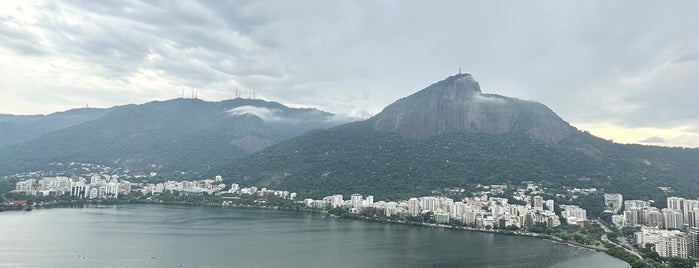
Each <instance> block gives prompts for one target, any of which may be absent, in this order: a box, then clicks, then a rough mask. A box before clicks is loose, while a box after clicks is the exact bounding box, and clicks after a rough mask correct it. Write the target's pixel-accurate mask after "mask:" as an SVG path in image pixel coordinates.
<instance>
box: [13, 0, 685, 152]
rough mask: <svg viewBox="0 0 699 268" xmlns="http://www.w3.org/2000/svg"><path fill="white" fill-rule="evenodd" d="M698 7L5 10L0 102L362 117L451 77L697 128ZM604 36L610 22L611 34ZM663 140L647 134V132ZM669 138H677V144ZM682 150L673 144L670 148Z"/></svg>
mask: <svg viewBox="0 0 699 268" xmlns="http://www.w3.org/2000/svg"><path fill="white" fill-rule="evenodd" d="M697 9H699V2H691V1H686V2H676V3H673V4H669V5H668V4H665V3H656V2H652V1H648V2H644V3H643V4H640V5H639V4H638V3H637V2H635V1H623V0H622V1H613V2H611V1H608V2H566V3H563V2H561V3H551V2H538V1H534V2H526V3H524V2H520V1H507V3H506V4H503V3H493V2H455V3H453V2H449V3H448V2H436V3H425V2H418V1H401V2H395V1H366V2H341V3H337V2H328V1H314V0H312V1H304V2H303V3H296V2H266V1H204V2H198V1H183V2H180V1H142V0H128V1H86V0H84V1H64V2H61V1H45V2H34V1H32V2H28V1H2V2H0V40H2V41H0V93H1V94H2V96H3V98H0V107H3V110H5V111H9V112H14V113H24V114H30V113H50V112H53V111H56V110H65V109H68V108H74V107H76V106H84V104H85V103H86V102H89V103H90V104H91V105H95V106H97V105H100V106H112V105H120V104H126V103H143V102H148V101H151V100H162V99H169V98H173V97H177V96H179V94H180V92H181V90H185V91H187V92H190V91H191V90H198V91H199V96H200V97H202V98H206V99H209V100H221V99H229V98H232V97H234V91H235V88H236V87H239V88H240V89H241V91H242V92H243V93H244V94H245V93H248V92H251V91H253V90H255V91H256V92H257V95H258V96H259V97H262V98H266V99H270V100H275V101H279V102H282V103H293V104H296V105H298V106H303V107H313V108H318V109H321V110H325V111H329V112H333V113H337V114H343V115H345V116H350V117H368V116H370V115H372V114H375V113H377V112H379V111H381V110H382V109H383V108H384V107H385V106H387V105H388V104H390V103H391V102H393V101H395V100H396V99H399V98H401V97H405V96H408V95H410V94H412V93H414V92H416V91H418V90H420V89H422V88H424V87H426V86H428V85H430V84H432V83H434V82H436V81H439V80H442V79H444V78H445V77H446V76H449V75H452V74H456V73H457V71H458V69H459V67H461V68H462V69H463V71H464V72H468V73H471V74H473V76H474V78H475V79H476V80H477V81H478V82H479V83H480V85H481V87H482V88H483V91H484V92H488V93H493V94H499V95H504V96H509V97H514V98H519V99H525V100H534V101H538V102H541V103H543V104H545V105H548V106H549V107H551V109H552V110H554V111H556V112H557V113H558V114H559V115H560V116H561V117H562V118H564V119H566V120H568V121H570V122H571V123H572V124H573V125H599V124H613V125H615V126H618V127H620V128H624V129H628V130H634V129H641V128H648V129H665V130H672V129H677V128H678V127H680V126H686V125H687V124H691V123H692V122H698V121H699V110H697V108H696V104H695V103H694V101H693V100H696V99H697V98H699V92H698V91H696V88H699V76H696V74H697V73H699V61H697V60H696V59H697V50H696V48H697V47H699V28H692V27H686V25H699V17H697V16H696V14H694V13H695V12H693V11H694V10H697ZM609 25H614V27H609ZM653 136H662V137H668V138H667V140H668V142H673V139H671V138H669V137H673V136H667V135H660V134H652V133H651V134H650V135H645V136H643V137H640V138H638V139H635V140H634V141H638V140H642V139H644V138H646V137H653ZM678 137H679V136H678ZM677 141H679V140H677Z"/></svg>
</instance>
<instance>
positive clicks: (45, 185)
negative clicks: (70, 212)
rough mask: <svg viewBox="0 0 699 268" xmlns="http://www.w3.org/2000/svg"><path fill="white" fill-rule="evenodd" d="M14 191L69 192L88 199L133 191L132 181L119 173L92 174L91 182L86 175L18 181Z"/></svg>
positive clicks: (53, 193)
mask: <svg viewBox="0 0 699 268" xmlns="http://www.w3.org/2000/svg"><path fill="white" fill-rule="evenodd" d="M12 192H16V193H24V194H27V195H35V196H62V195H66V194H69V195H70V196H75V197H78V198H88V199H96V198H117V197H118V196H119V194H122V193H128V192H131V183H130V182H129V181H126V180H120V179H119V176H117V175H92V176H91V177H90V179H89V182H88V180H87V179H86V178H84V177H72V178H68V177H44V178H41V179H33V178H32V179H26V180H22V181H18V182H17V183H16V184H15V190H13V191H12Z"/></svg>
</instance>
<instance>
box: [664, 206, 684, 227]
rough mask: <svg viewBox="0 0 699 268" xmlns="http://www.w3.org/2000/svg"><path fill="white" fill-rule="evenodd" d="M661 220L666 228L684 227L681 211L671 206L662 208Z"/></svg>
mask: <svg viewBox="0 0 699 268" xmlns="http://www.w3.org/2000/svg"><path fill="white" fill-rule="evenodd" d="M662 214H663V222H664V223H665V228H667V229H677V230H681V229H683V228H684V217H683V216H682V212H681V211H679V210H674V209H671V208H664V209H662Z"/></svg>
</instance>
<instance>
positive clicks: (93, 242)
mask: <svg viewBox="0 0 699 268" xmlns="http://www.w3.org/2000/svg"><path fill="white" fill-rule="evenodd" d="M0 266H1V267H178V266H179V267H581V268H582V267H585V268H587V267H595V268H606V267H630V266H629V265H628V264H626V263H625V262H623V261H620V260H618V259H615V258H612V257H610V256H608V255H606V254H603V253H598V252H594V251H590V250H586V249H580V248H574V247H570V246H566V245H563V244H558V243H553V242H549V241H544V240H540V239H536V238H529V237H519V236H506V235H498V234H491V233H479V232H469V231H460V230H448V229H442V228H428V227H421V226H406V225H398V224H382V223H376V222H365V221H358V220H348V219H330V218H323V217H321V216H320V215H318V214H312V213H306V212H293V211H277V210H260V209H234V208H208V207H206V208H204V207H177V206H156V205H118V206H90V207H85V208H56V209H40V210H34V211H31V212H3V213H0Z"/></svg>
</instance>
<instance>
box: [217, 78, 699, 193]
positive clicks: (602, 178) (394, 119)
mask: <svg viewBox="0 0 699 268" xmlns="http://www.w3.org/2000/svg"><path fill="white" fill-rule="evenodd" d="M697 161H699V149H683V148H667V147H655V146H642V145H622V144H616V143H613V142H611V141H608V140H604V139H600V138H598V137H595V136H593V135H591V134H589V133H587V132H583V131H579V130H577V129H576V128H574V127H572V126H571V125H570V124H568V123H567V122H565V121H564V120H563V119H561V118H560V117H558V115H556V114H555V113H554V112H553V111H551V110H550V109H549V108H548V107H546V106H545V105H543V104H540V103H537V102H532V101H524V100H518V99H514V98H508V97H504V96H499V95H494V94H484V93H482V92H481V90H480V86H479V84H478V83H477V82H476V81H475V80H474V79H473V78H472V77H471V75H468V74H459V75H455V76H451V77H448V78H446V79H445V80H443V81H440V82H437V83H435V84H432V85H430V86H428V87H427V88H425V89H423V90H420V91H418V92H416V93H415V94H412V95H410V96H408V97H405V98H402V99H400V100H398V101H396V102H394V103H393V104H391V105H389V106H387V107H386V108H385V109H384V110H383V111H382V112H381V113H379V114H377V115H376V116H374V117H372V118H369V119H367V120H365V121H359V122H354V123H350V124H346V125H342V126H338V127H334V128H331V129H327V130H323V131H316V132H312V133H308V134H306V135H302V136H300V137H297V138H294V139H290V140H288V141H284V142H281V143H279V144H276V145H274V146H270V147H269V148H266V149H264V150H262V151H260V152H257V153H255V154H253V155H251V156H248V157H246V158H244V159H242V160H240V161H236V162H235V163H231V165H230V166H229V167H228V168H227V170H226V171H225V172H223V174H224V175H226V177H228V178H231V181H236V182H241V183H245V184H257V185H260V186H271V187H276V188H281V189H289V190H294V191H298V192H301V193H305V194H310V195H317V196H322V195H327V194H332V193H342V194H352V193H355V192H360V193H365V194H373V195H376V196H384V197H386V196H388V197H391V196H404V195H407V194H412V195H415V194H429V193H430V192H431V191H433V190H440V189H444V188H445V187H464V186H467V185H469V184H476V183H486V184H487V183H520V182H522V181H537V182H542V183H544V185H546V186H548V187H555V188H560V187H563V186H571V187H598V188H603V189H606V190H608V191H615V192H621V193H623V194H625V195H628V196H629V197H638V198H654V197H657V196H660V195H661V194H662V192H661V191H662V190H661V189H660V188H659V187H671V190H670V191H672V193H674V194H677V195H682V194H685V195H687V194H693V193H695V192H696V191H698V190H699V186H698V185H699V184H697V183H696V182H697V181H699V180H698V179H697V178H698V177H699V176H698V175H697V174H699V168H698V167H697V165H696V164H695V163H697Z"/></svg>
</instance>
